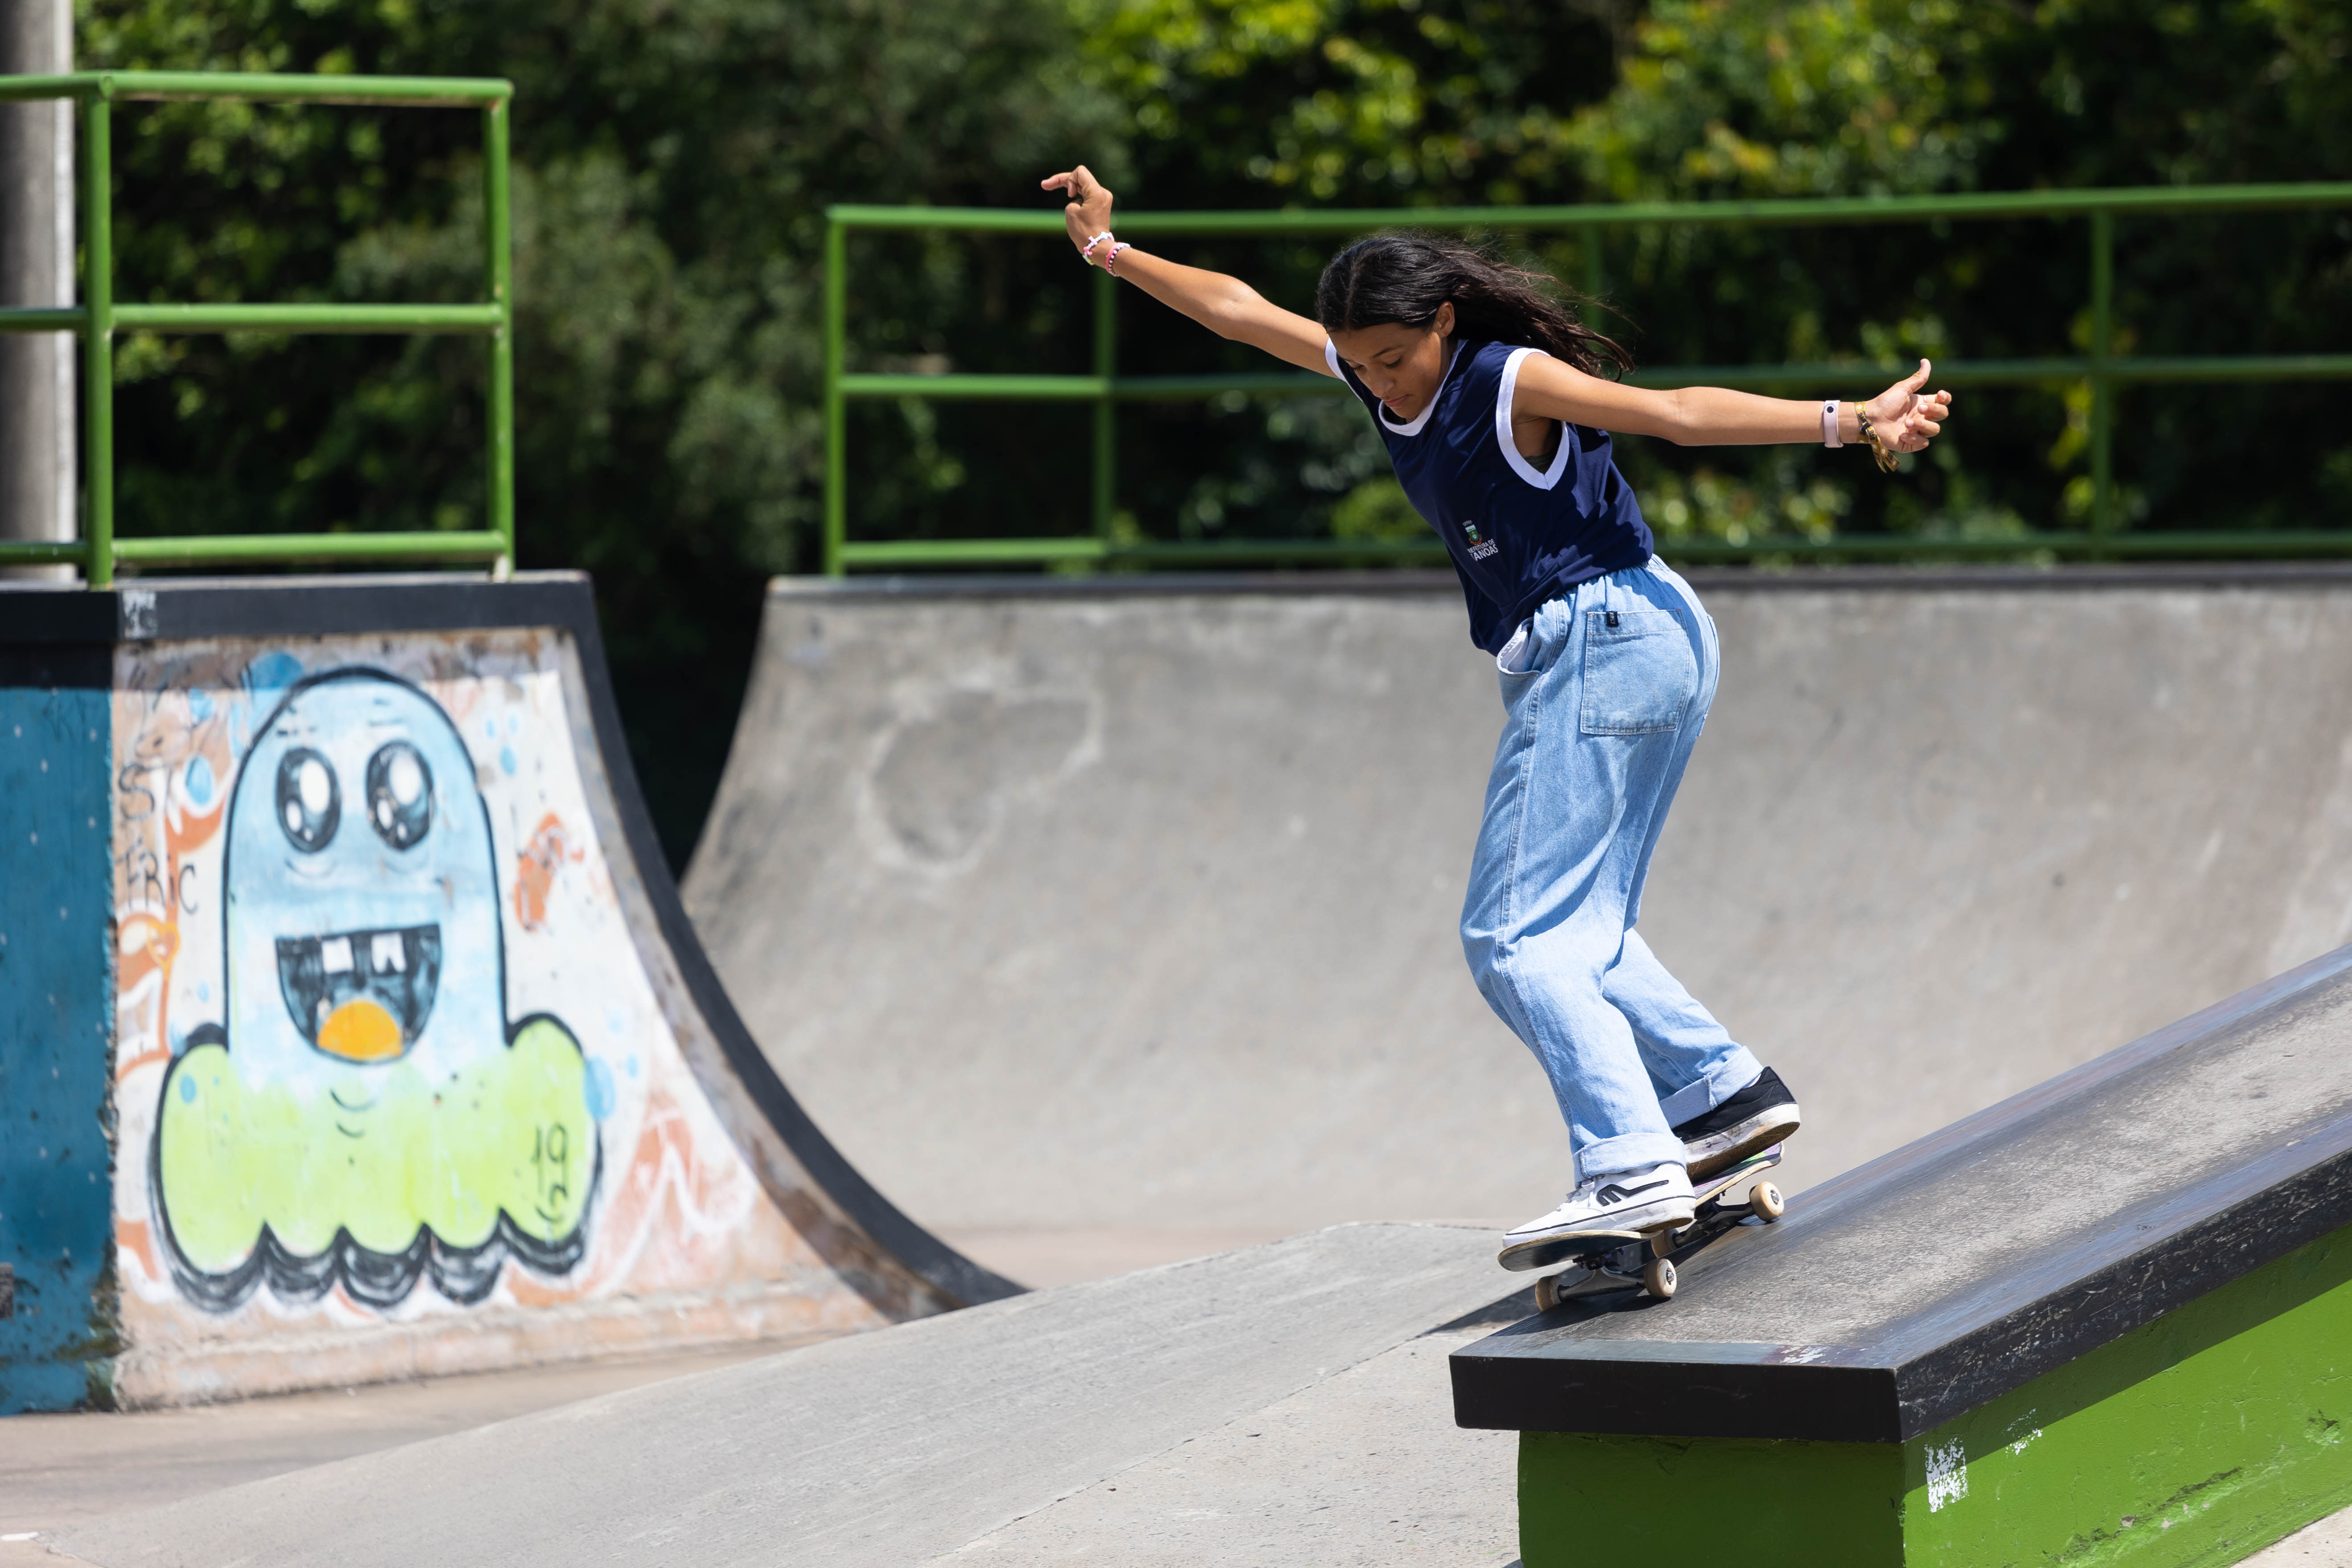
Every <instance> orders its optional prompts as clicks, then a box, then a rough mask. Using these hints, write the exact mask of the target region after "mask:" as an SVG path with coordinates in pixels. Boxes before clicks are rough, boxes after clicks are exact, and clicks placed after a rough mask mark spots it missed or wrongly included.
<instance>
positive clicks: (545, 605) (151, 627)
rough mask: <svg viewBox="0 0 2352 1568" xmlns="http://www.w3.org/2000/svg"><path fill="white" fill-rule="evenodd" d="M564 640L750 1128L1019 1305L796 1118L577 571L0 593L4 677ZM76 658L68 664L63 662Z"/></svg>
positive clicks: (884, 1229) (895, 1250) (956, 1277)
mask: <svg viewBox="0 0 2352 1568" xmlns="http://www.w3.org/2000/svg"><path fill="white" fill-rule="evenodd" d="M533 627H549V628H552V629H555V630H558V631H562V632H564V633H566V634H568V635H569V636H570V637H572V644H573V646H574V647H576V648H577V649H578V651H579V656H580V668H581V672H582V674H583V678H584V679H585V680H586V683H587V689H586V692H585V696H586V698H587V701H588V711H589V713H590V715H591V718H592V720H593V723H594V725H595V731H596V744H597V747H598V748H599V749H600V750H601V751H602V752H603V753H604V758H603V761H604V773H605V776H606V778H607V779H608V780H609V781H610V783H611V785H612V793H613V802H614V807H615V809H616V810H617V811H618V812H619V815H620V821H621V831H622V833H623V835H624V836H625V838H626V840H627V844H626V851H627V853H628V855H629V856H630V858H632V859H633V860H635V864H636V869H637V876H638V879H639V880H640V881H641V882H642V883H643V884H644V887H645V889H646V897H647V898H648V899H649V900H651V902H652V904H653V909H654V917H655V920H656V921H657V922H658V924H659V926H660V929H661V935H662V940H663V941H664V942H667V943H668V944H669V949H670V952H671V954H672V956H674V957H675V958H676V960H677V967H678V973H680V974H681V975H682V976H683V977H684V979H685V981H686V985H687V990H688V994H690V995H691V996H692V997H693V999H694V1003H695V1005H696V1006H697V1007H698V1008H699V1009H700V1010H701V1013H702V1016H703V1018H704V1020H705V1021H706V1022H707V1023H708V1024H709V1026H710V1031H711V1034H712V1035H713V1036H714V1037H716V1038H717V1039H718V1041H719V1047H720V1048H721V1049H723V1050H724V1051H725V1052H726V1054H727V1060H728V1063H729V1065H730V1066H731V1067H732V1068H734V1070H735V1076H736V1077H737V1078H738V1079H740V1080H741V1081H742V1084H743V1086H744V1088H745V1089H746V1090H748V1091H749V1093H750V1094H751V1099H752V1101H753V1102H754V1103H755V1104H756V1105H757V1106H758V1107H759V1110H760V1111H761V1114H762V1115H763V1116H765V1117H766V1118H767V1121H768V1123H769V1125H770V1126H772V1128H774V1129H775V1131H776V1134H777V1136H778V1137H780V1138H782V1140H783V1142H784V1144H785V1146H786V1147H787V1148H789V1149H790V1150H791V1151H792V1152H793V1157H794V1158H795V1159H797V1160H798V1161H799V1162H800V1163H801V1164H802V1165H803V1167H804V1168H805V1169H806V1170H807V1172H808V1173H809V1176H810V1178H811V1179H812V1180H814V1182H815V1183H816V1184H818V1185H819V1186H820V1187H821V1188H823V1189H824V1193H825V1194H826V1195H827V1196H828V1197H830V1198H831V1199H832V1201H833V1202H834V1203H835V1204H836V1205H839V1207H840V1208H841V1210H842V1212H843V1213H845V1214H846V1215H848V1216H849V1217H850V1219H851V1220H852V1221H854V1222H855V1223H856V1225H857V1226H860V1227H861V1228H862V1229H864V1230H865V1232H866V1234H867V1235H868V1236H870V1237H873V1238H874V1239H875V1241H876V1242H877V1243H878V1244H879V1245H880V1246H881V1247H883V1248H885V1249H886V1250H887V1251H888V1252H889V1253H891V1254H892V1255H893V1256H895V1257H896V1258H898V1261H899V1262H901V1263H902V1264H904V1265H906V1267H907V1268H908V1269H910V1270H912V1271H913V1272H914V1273H915V1274H917V1275H919V1276H920V1277H921V1278H922V1279H925V1280H927V1281H929V1283H930V1284H931V1285H932V1286H933V1287H934V1288H936V1289H938V1290H939V1291H940V1293H941V1294H943V1295H945V1296H947V1297H948V1298H949V1299H950V1300H952V1301H955V1302H957V1303H958V1304H960V1305H965V1306H970V1305H974V1304H976V1303H979V1302H982V1301H993V1300H999V1299H1000V1298H1003V1297H1005V1296H1013V1295H1018V1294H1020V1293H1021V1291H1022V1287H1021V1286H1019V1285H1017V1284H1015V1283H1013V1281H1012V1280H1010V1279H1004V1278H1003V1277H1002V1276H1001V1275H998V1274H995V1273H992V1272H991V1271H990V1270H988V1269H986V1268H982V1267H981V1266H980V1265H979V1264H977V1263H975V1262H973V1261H972V1260H971V1258H966V1257H964V1256H963V1255H962V1254H961V1253H960V1252H958V1251H956V1250H955V1249H954V1248H953V1247H949V1246H948V1245H947V1244H946V1243H945V1242H943V1241H941V1240H940V1239H939V1237H935V1236H933V1235H931V1234H930V1232H929V1231H927V1230H925V1229H924V1228H923V1227H922V1226H919V1225H917V1224H916V1223H915V1222H914V1221H913V1220H911V1219H909V1218H908V1217H907V1215H905V1214H904V1213H902V1212H900V1210H899V1209H898V1206H897V1205H894V1204H893V1203H891V1202H890V1200H889V1199H887V1198H886V1197H884V1196H883V1195H882V1194H880V1193H879V1192H877V1191H876V1190H875V1188H874V1187H873V1185H872V1184H870V1183H868V1182H867V1181H866V1178H865V1177H864V1176H863V1175H861V1174H859V1173H858V1172H857V1169H856V1167H855V1166H853V1165H852V1164H850V1163H849V1162H848V1161H847V1160H845V1159H844V1158H843V1157H842V1154H841V1152H840V1151H839V1150H837V1149H835V1147H834V1146H833V1143H832V1142H831V1141H830V1140H828V1139H827V1138H826V1137H825V1135H824V1132H822V1131H819V1130H818V1128H817V1125H816V1123H815V1122H814V1121H811V1120H810V1118H809V1115H808V1112H807V1111H805V1110H802V1109H801V1105H800V1102H799V1101H798V1100H794V1099H793V1094H792V1091H791V1090H790V1089H786V1088H785V1087H784V1082H783V1079H781V1078H779V1077H777V1076H776V1069H775V1068H774V1067H773V1066H772V1065H771V1064H770V1062H769V1061H768V1058H767V1057H766V1056H765V1055H764V1054H763V1053H762V1052H761V1049H760V1046H759V1042H758V1041H757V1040H755V1039H753V1038H752V1037H751V1030H750V1029H748V1028H746V1027H745V1026H744V1024H743V1020H742V1018H741V1016H740V1015H738V1014H737V1013H736V1011H735V1005H734V1003H733V1002H732V1001H730V999H729V997H728V995H727V991H726V987H724V986H723V985H721V984H719V975H718V973H717V972H716V971H715V970H713V969H712V968H711V966H710V960H709V956H708V955H707V954H706V953H704V952H703V950H702V942H701V939H700V938H698V936H696V935H695V931H694V926H693V923H692V922H691V921H688V918H687V913H686V905H685V904H684V903H683V902H682V901H681V900H679V898H678V895H677V882H676V881H675V880H673V879H672V878H671V877H670V873H669V862H668V861H667V859H665V858H663V855H662V849H661V843H660V840H659V839H658V838H657V837H655V834H654V826H653V818H652V817H651V816H648V815H646V804H645V796H644V795H642V794H641V793H640V792H639V790H638V788H637V775H636V770H635V768H634V767H633V766H631V765H630V762H629V751H628V746H627V743H626V742H625V739H624V738H623V735H622V731H621V716H620V710H619V709H618V708H617V707H616V706H615V705H614V700H613V683H612V677H611V674H610V672H609V671H608V670H607V669H606V668H605V665H604V640H603V638H602V637H600V636H599V635H598V632H597V626H596V601H595V595H594V593H593V590H592V588H591V587H590V584H589V581H588V578H587V576H586V575H585V574H582V573H576V572H544V573H540V572H534V573H527V574H518V575H517V576H515V577H514V578H513V579H512V580H511V581H509V582H503V583H499V582H491V581H488V580H487V579H485V578H481V577H472V576H457V575H454V574H437V573H418V574H402V575H387V576H356V575H348V576H314V577H295V576H287V577H267V578H237V579H219V580H214V579H205V578H164V579H148V580H146V581H143V582H137V583H126V584H118V585H116V586H115V587H112V588H104V589H88V588H79V587H72V586H66V585H58V584H42V583H30V584H25V583H10V584H0V669H5V667H6V666H7V664H9V663H10V662H12V659H11V656H16V657H15V658H14V660H13V662H15V663H16V665H17V667H18V668H24V665H25V662H26V658H27V656H32V657H38V656H41V655H43V654H45V653H46V652H47V650H55V651H56V652H57V653H58V654H61V655H65V656H67V657H66V659H65V663H66V664H68V665H70V666H73V667H76V668H84V669H87V668H89V667H91V666H92V657H91V656H93V655H95V656H96V657H97V658H98V659H99V660H101V661H102V660H104V658H105V651H104V650H105V648H106V647H107V646H109V645H112V644H116V643H125V642H160V641H184V640H189V639H194V638H202V637H258V638H268V637H345V636H355V635H356V636H364V635H368V634H375V633H399V632H462V631H474V630H491V629H501V630H525V629H530V628H533ZM74 656H79V657H74Z"/></svg>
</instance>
